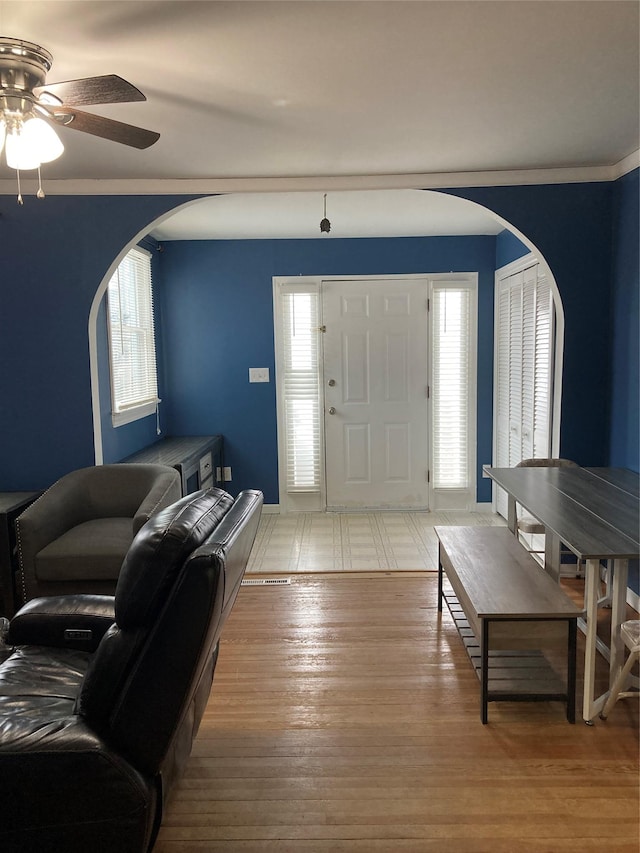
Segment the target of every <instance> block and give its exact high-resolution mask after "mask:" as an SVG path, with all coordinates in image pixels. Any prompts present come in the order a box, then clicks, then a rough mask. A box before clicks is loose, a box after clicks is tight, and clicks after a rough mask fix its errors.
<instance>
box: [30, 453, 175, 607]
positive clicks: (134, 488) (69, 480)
mask: <svg viewBox="0 0 640 853" xmlns="http://www.w3.org/2000/svg"><path fill="white" fill-rule="evenodd" d="M181 495H182V491H181V485H180V476H179V474H178V472H177V471H176V470H174V469H173V468H170V467H168V466H165V465H142V464H119V465H98V466H95V467H91V468H80V469H78V470H77V471H72V472H71V473H69V474H66V475H65V476H64V477H62V478H61V479H60V480H58V481H57V482H55V483H54V484H53V485H52V486H51V487H50V488H49V489H48V490H47V491H46V492H45V493H44V494H43V495H42V496H41V497H40V498H38V500H37V501H36V502H35V503H33V504H31V506H29V507H28V508H27V509H26V510H25V511H24V512H23V513H22V515H20V516H19V518H18V519H17V521H16V535H17V541H18V555H19V564H20V578H19V588H20V594H21V595H22V599H23V601H24V602H26V601H29V600H30V599H32V598H36V597H39V596H43V595H65V594H68V593H79V592H83V593H102V594H113V592H114V591H115V588H116V582H117V580H118V575H119V574H120V567H121V566H122V561H123V559H124V557H125V554H126V553H127V551H128V549H129V546H130V545H131V543H132V541H133V537H134V536H135V534H136V533H137V532H138V530H140V528H141V527H142V525H143V524H144V523H145V522H146V521H147V520H148V519H149V518H150V516H152V515H153V514H154V513H156V512H158V511H159V510H161V509H163V508H164V507H166V506H169V505H170V504H172V503H174V502H175V501H176V500H178V499H179V498H180V497H181Z"/></svg>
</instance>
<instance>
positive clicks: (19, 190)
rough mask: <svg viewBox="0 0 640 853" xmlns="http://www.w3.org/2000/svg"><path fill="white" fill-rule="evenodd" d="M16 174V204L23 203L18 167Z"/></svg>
mask: <svg viewBox="0 0 640 853" xmlns="http://www.w3.org/2000/svg"><path fill="white" fill-rule="evenodd" d="M16 175H17V176H18V204H24V201H23V200H22V191H21V189H20V169H16Z"/></svg>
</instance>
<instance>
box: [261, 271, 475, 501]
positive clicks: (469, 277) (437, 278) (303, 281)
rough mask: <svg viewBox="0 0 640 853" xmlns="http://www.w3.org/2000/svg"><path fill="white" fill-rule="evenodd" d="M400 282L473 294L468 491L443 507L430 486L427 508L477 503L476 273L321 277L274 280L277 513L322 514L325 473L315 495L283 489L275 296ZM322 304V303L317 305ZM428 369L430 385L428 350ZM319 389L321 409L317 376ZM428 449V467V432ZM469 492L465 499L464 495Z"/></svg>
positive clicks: (279, 338) (430, 449)
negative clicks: (325, 285) (292, 288)
mask: <svg viewBox="0 0 640 853" xmlns="http://www.w3.org/2000/svg"><path fill="white" fill-rule="evenodd" d="M394 278H396V279H399V280H418V281H419V280H426V281H427V284H428V292H429V294H431V292H432V289H433V283H434V282H441V281H451V282H457V283H462V282H467V283H470V284H471V288H472V291H473V317H472V329H473V334H472V340H471V360H472V376H473V393H472V405H471V412H470V434H469V445H470V448H471V451H470V459H469V467H470V480H469V483H470V485H469V489H468V490H465V495H464V496H463V495H462V494H456V495H453V494H451V495H449V497H450V498H451V499H452V501H453V503H452V504H451V505H450V506H447V505H446V500H445V498H446V496H445V495H444V494H443V493H438V492H437V491H436V490H434V489H433V484H431V486H430V491H429V506H430V507H431V509H436V508H438V507H440V508H442V509H444V508H451V509H453V508H465V509H473V508H475V502H476V491H477V476H476V461H477V459H476V457H477V448H476V419H477V414H476V413H477V393H478V391H477V300H478V273H477V272H471V273H468V272H451V273H409V274H402V273H398V274H395V275H382V274H378V275H330V276H327V275H323V276H273V278H272V283H273V307H274V317H273V320H274V343H275V365H276V369H275V377H276V411H277V437H278V488H279V501H280V512H282V513H287V512H303V511H304V512H313V511H320V512H322V511H324V510H325V509H326V483H325V475H324V469H323V473H322V481H321V483H320V485H319V488H318V491H317V492H314V493H307V494H304V495H300V494H298V495H295V496H292V495H291V494H290V493H288V492H287V488H286V456H285V450H286V448H285V437H284V428H283V425H284V399H283V388H282V382H281V372H282V346H283V341H282V331H283V330H282V325H281V317H280V316H279V311H278V293H279V290H280V287H281V285H283V284H296V283H298V284H300V285H302V286H305V287H308V286H313V287H315V288H317V290H318V294H319V295H320V292H321V288H322V282H323V281H376V280H378V281H389V280H390V279H394ZM320 304H321V303H320ZM427 369H428V376H429V381H430V382H431V381H432V353H431V346H430V345H429V347H428V352H427ZM318 370H319V372H320V374H321V372H322V361H321V363H320V364H319V365H318ZM320 387H321V388H322V391H321V400H320V404H321V406H324V382H323V381H322V376H321V375H320ZM431 409H432V406H431V401H428V411H427V417H428V421H429V422H430V420H431ZM429 433H430V434H429V447H428V464H429V465H431V461H432V459H433V447H432V436H431V431H429ZM321 443H322V446H321V454H322V458H323V459H324V455H325V448H324V429H323V428H322V435H321ZM467 491H468V495H467V494H466V492H467Z"/></svg>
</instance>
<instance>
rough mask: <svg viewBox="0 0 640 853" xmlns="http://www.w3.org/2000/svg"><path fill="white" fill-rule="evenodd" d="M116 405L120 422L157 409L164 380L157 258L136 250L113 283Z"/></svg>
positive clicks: (111, 317)
mask: <svg viewBox="0 0 640 853" xmlns="http://www.w3.org/2000/svg"><path fill="white" fill-rule="evenodd" d="M107 316H108V327H109V352H110V364H111V404H112V420H113V424H114V426H119V425H120V424H123V423H128V422H130V421H132V420H136V419H137V418H139V417H144V416H146V415H148V414H151V413H152V412H153V411H155V410H156V408H157V405H158V403H159V402H160V401H159V399H158V381H157V374H156V349H155V334H154V324H153V295H152V283H151V256H150V254H149V253H148V252H146V251H144V250H143V249H138V248H136V249H131V251H129V252H128V253H127V255H126V257H125V258H124V259H123V260H122V261H121V263H120V265H119V266H118V269H117V270H116V272H115V273H114V275H113V277H112V279H111V281H110V282H109V287H108V312H107Z"/></svg>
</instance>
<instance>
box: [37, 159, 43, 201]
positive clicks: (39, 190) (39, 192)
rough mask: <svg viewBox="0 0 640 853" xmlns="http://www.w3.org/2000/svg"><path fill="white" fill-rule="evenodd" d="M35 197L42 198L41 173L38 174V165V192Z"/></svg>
mask: <svg viewBox="0 0 640 853" xmlns="http://www.w3.org/2000/svg"><path fill="white" fill-rule="evenodd" d="M36 198H44V190H43V189H42V175H41V174H40V166H38V192H37V193H36Z"/></svg>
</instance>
